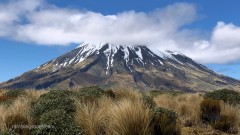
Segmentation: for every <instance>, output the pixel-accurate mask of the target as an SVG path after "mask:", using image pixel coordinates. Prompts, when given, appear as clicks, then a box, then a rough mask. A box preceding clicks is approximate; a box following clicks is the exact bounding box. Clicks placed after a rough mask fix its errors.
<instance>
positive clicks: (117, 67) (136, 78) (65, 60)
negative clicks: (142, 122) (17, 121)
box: [0, 43, 240, 92]
mask: <svg viewBox="0 0 240 135" xmlns="http://www.w3.org/2000/svg"><path fill="white" fill-rule="evenodd" d="M154 52H157V53H153V51H151V50H150V49H149V48H147V47H146V46H127V45H112V44H108V43H106V44H98V45H94V44H86V43H85V44H82V45H80V46H79V47H78V48H76V49H74V50H72V51H70V52H68V53H66V54H64V55H62V56H60V57H58V58H56V59H54V60H51V61H49V62H47V63H45V64H43V65H41V66H39V67H38V68H36V69H33V70H31V71H29V72H26V73H24V74H23V75H21V76H19V77H16V78H14V79H11V80H9V81H7V82H4V83H2V84H0V87H2V88H13V89H14V88H36V89H42V88H49V87H52V88H60V89H66V88H69V87H74V86H88V85H99V86H101V87H104V88H113V87H131V88H138V89H140V90H182V91H188V92H191V91H209V90H215V89H219V88H232V89H239V88H240V81H238V80H235V79H232V78H229V77H226V76H223V75H220V74H217V73H215V72H214V71H212V70H209V69H208V68H206V67H205V66H203V65H201V64H198V63H196V62H194V61H193V60H192V59H190V58H188V57H187V56H185V55H183V54H181V53H177V52H174V51H169V50H168V51H156V50H154Z"/></svg>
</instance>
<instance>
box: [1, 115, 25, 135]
mask: <svg viewBox="0 0 240 135" xmlns="http://www.w3.org/2000/svg"><path fill="white" fill-rule="evenodd" d="M5 121H6V127H7V129H11V130H13V131H14V132H15V133H19V134H20V135H22V134H24V135H25V134H29V130H28V129H24V128H21V127H18V126H21V125H28V120H27V118H25V117H23V116H21V115H19V114H17V115H9V116H7V117H6V118H5Z"/></svg>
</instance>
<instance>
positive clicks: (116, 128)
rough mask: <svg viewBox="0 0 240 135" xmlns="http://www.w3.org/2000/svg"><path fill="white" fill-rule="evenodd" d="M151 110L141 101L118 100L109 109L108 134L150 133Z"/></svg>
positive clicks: (134, 134)
mask: <svg viewBox="0 0 240 135" xmlns="http://www.w3.org/2000/svg"><path fill="white" fill-rule="evenodd" d="M151 118H152V116H151V112H150V110H149V109H148V108H146V107H145V106H144V105H143V104H142V103H140V102H134V101H131V100H129V99H124V100H120V101H118V102H117V103H116V104H114V105H113V106H112V107H111V108H110V110H109V123H108V128H107V132H106V134H107V135H148V134H151V130H150V128H149V126H150V122H151Z"/></svg>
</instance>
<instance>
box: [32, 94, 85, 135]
mask: <svg viewBox="0 0 240 135" xmlns="http://www.w3.org/2000/svg"><path fill="white" fill-rule="evenodd" d="M72 94H73V93H72V92H71V91H67V90H59V91H57V90H52V91H50V92H48V93H46V94H43V95H41V96H40V98H39V99H38V101H37V102H36V104H35V105H34V106H33V107H32V108H31V110H30V115H31V116H32V117H33V118H34V120H35V123H36V124H38V125H45V126H43V127H40V128H35V129H33V130H32V134H37V135H42V134H43V135H48V134H51V135H75V134H80V133H81V132H80V131H81V130H80V129H79V128H78V127H77V126H76V124H75V121H74V113H75V111H76V106H75V105H74V100H73V99H72ZM46 126H49V127H46Z"/></svg>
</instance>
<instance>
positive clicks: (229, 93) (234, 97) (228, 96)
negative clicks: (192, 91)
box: [204, 89, 240, 104]
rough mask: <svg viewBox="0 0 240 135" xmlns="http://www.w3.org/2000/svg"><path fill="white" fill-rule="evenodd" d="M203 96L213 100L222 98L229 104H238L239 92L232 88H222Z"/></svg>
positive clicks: (239, 100) (239, 101)
mask: <svg viewBox="0 0 240 135" xmlns="http://www.w3.org/2000/svg"><path fill="white" fill-rule="evenodd" d="M204 98H205V99H207V98H211V99H215V100H223V101H224V102H227V103H229V104H239V103H240V94H239V93H238V92H236V91H233V90H228V89H222V90H216V91H213V92H209V93H206V94H205V95H204Z"/></svg>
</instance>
